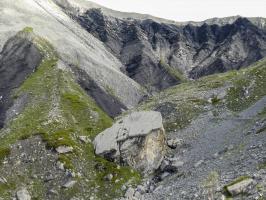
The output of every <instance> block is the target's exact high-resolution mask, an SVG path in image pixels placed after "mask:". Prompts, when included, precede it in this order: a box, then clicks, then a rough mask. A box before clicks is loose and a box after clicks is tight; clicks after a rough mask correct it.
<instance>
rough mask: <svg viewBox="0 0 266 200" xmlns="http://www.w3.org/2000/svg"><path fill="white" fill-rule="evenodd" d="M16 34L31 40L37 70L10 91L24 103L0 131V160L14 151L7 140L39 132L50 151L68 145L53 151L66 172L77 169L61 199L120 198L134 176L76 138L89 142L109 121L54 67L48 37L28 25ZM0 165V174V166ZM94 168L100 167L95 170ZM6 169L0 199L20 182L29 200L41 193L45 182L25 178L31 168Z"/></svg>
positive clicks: (67, 75)
mask: <svg viewBox="0 0 266 200" xmlns="http://www.w3.org/2000/svg"><path fill="white" fill-rule="evenodd" d="M18 36H19V37H25V39H28V38H31V40H32V42H33V43H34V44H35V45H36V46H37V47H38V49H39V50H40V52H41V53H42V54H43V56H44V57H43V60H42V63H41V65H40V66H39V67H38V70H37V71H36V72H34V73H33V74H32V75H31V76H30V77H29V78H28V79H27V80H25V82H24V83H23V85H22V86H21V87H20V88H18V89H16V90H15V91H14V93H13V97H14V99H15V101H16V100H19V99H21V98H22V97H23V96H26V97H27V100H26V102H27V103H26V106H25V107H24V108H23V110H22V112H21V113H19V114H18V115H17V116H16V117H15V118H14V119H13V120H11V121H10V122H9V123H8V124H7V126H6V128H4V129H2V130H1V133H0V147H1V148H0V160H2V161H4V160H6V159H8V157H9V154H10V152H11V151H15V150H12V148H13V147H14V145H13V144H16V143H19V141H20V140H27V139H28V140H31V138H34V137H36V136H41V138H42V140H43V142H45V144H46V146H47V148H48V149H50V150H52V153H53V154H55V151H54V150H55V148H57V147H59V146H68V147H73V152H72V153H68V154H61V155H58V161H60V162H61V163H63V164H64V168H65V169H67V170H68V171H69V172H71V173H76V174H77V173H80V174H81V176H79V177H78V178H76V179H77V181H78V184H77V185H76V186H74V187H73V188H70V189H67V190H66V189H62V188H60V189H59V190H60V191H61V190H62V191H61V192H60V198H61V199H62V198H65V199H70V198H71V197H73V196H74V194H78V196H80V197H83V198H87V197H88V195H90V196H92V197H94V198H97V197H98V198H100V199H102V198H105V199H109V198H114V197H117V196H120V195H121V193H122V191H121V186H122V185H123V184H125V183H129V182H132V183H134V182H136V181H138V180H139V179H140V177H139V175H138V174H137V173H136V172H134V171H132V170H131V169H129V168H126V167H118V166H116V165H115V164H113V163H109V162H106V161H104V160H102V159H101V158H98V157H95V155H94V150H93V145H92V144H91V143H88V144H84V143H82V142H80V140H79V136H87V137H88V138H90V139H91V140H92V139H93V138H94V137H95V136H96V135H97V134H98V133H100V132H101V131H102V130H104V129H105V128H107V127H109V126H111V124H112V120H111V119H110V118H109V117H108V116H107V115H106V114H105V113H104V112H103V111H102V110H101V109H100V108H99V107H98V106H97V105H96V103H95V102H94V100H93V99H91V98H90V97H89V96H87V94H86V93H85V92H84V91H83V90H82V89H81V88H80V86H79V85H78V84H77V83H76V82H75V80H74V77H73V76H72V74H71V73H70V72H69V71H64V70H62V69H59V68H58V67H57V65H58V60H59V58H58V56H57V53H56V51H55V49H54V48H53V47H52V45H51V44H49V42H48V41H46V40H45V39H43V38H41V37H39V36H37V35H35V34H34V33H33V30H32V29H31V28H25V29H24V30H23V31H21V32H20V33H18ZM11 145H13V146H12V148H11ZM40 156H45V155H40ZM35 159H37V158H35ZM55 164H56V163H55ZM4 165H5V164H2V165H0V174H2V173H1V172H2V171H3V169H5V167H4ZM95 166H100V168H101V170H99V169H98V168H99V167H98V168H97V167H95ZM1 168H2V169H1ZM33 168H34V165H33ZM11 171H12V169H11ZM11 171H10V174H8V172H5V173H3V176H5V175H6V176H8V177H5V178H6V179H7V184H1V183H0V197H3V198H5V199H10V198H11V196H12V195H13V194H14V191H15V190H16V189H17V188H19V187H20V186H21V185H28V186H29V188H30V192H31V193H32V194H33V197H34V198H35V199H44V198H45V197H46V195H47V188H46V186H45V184H47V183H45V182H43V181H36V180H33V179H31V177H32V176H33V174H32V173H31V172H32V171H36V170H34V169H26V170H25V172H26V174H23V175H21V174H16V170H15V169H14V171H13V173H11ZM37 173H40V174H42V173H43V172H42V171H39V172H37ZM110 173H112V174H113V175H114V178H113V179H112V180H111V181H106V180H105V179H104V177H105V176H106V175H107V174H110ZM16 180H21V181H16ZM84 191H86V192H84ZM58 192H59V191H58ZM105 194H108V195H107V196H105ZM54 198H55V199H56V197H54ZM58 198H59V197H58Z"/></svg>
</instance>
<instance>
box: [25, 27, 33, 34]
mask: <svg viewBox="0 0 266 200" xmlns="http://www.w3.org/2000/svg"><path fill="white" fill-rule="evenodd" d="M22 31H23V32H25V33H33V28H32V27H29V26H28V27H25V28H24V29H23V30H22Z"/></svg>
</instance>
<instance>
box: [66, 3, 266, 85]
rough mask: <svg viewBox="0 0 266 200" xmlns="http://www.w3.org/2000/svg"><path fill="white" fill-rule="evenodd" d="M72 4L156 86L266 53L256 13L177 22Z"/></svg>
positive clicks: (138, 77) (132, 71) (135, 72)
mask: <svg viewBox="0 0 266 200" xmlns="http://www.w3.org/2000/svg"><path fill="white" fill-rule="evenodd" d="M70 2H71V1H70ZM70 5H71V4H70ZM70 8H71V6H70V7H67V8H65V7H64V8H63V9H64V11H65V12H66V13H68V14H69V15H70V16H71V17H73V18H74V19H75V20H76V21H77V22H78V23H79V24H80V25H81V26H82V27H84V28H85V29H86V30H87V31H88V32H89V33H91V34H93V35H94V36H95V37H97V38H98V39H99V40H101V41H102V42H104V43H105V45H106V46H107V47H108V48H109V51H110V52H111V53H112V54H114V55H115V56H116V57H117V58H118V59H120V60H121V62H122V63H123V64H124V66H125V67H124V69H123V70H124V73H126V74H127V75H128V76H129V77H130V78H132V79H134V80H135V81H137V82H138V83H140V84H141V85H143V86H145V87H146V88H148V89H150V90H152V89H159V90H161V89H165V88H167V87H169V86H172V85H176V84H178V83H180V82H182V79H181V78H180V77H182V76H187V77H190V78H199V77H202V76H205V75H210V74H214V73H219V72H225V71H228V70H232V69H239V68H241V67H247V66H248V65H250V64H252V63H253V62H255V61H257V60H259V59H261V58H263V57H264V56H265V55H266V32H265V29H264V28H262V26H263V25H262V24H259V23H258V21H257V20H255V19H253V18H251V19H250V20H251V21H250V20H249V19H247V18H242V17H236V18H233V20H231V21H230V18H228V19H225V21H229V22H230V23H229V22H228V23H225V22H222V20H220V21H219V20H218V19H216V20H215V19H213V20H209V21H206V23H202V24H201V23H198V24H196V23H189V24H183V25H175V24H171V23H160V22H158V21H156V20H152V19H143V20H140V19H126V18H119V17H113V16H110V15H109V14H106V11H105V9H102V8H88V10H85V11H84V9H83V10H82V12H81V11H80V12H77V11H76V10H75V12H74V11H73V10H71V9H70ZM252 22H253V23H252ZM216 23H217V24H216ZM218 24H219V25H218ZM161 62H163V63H165V65H167V66H168V67H167V68H166V67H164V65H161V64H160V63H161ZM169 68H170V69H171V71H170V70H169ZM176 74H179V76H176Z"/></svg>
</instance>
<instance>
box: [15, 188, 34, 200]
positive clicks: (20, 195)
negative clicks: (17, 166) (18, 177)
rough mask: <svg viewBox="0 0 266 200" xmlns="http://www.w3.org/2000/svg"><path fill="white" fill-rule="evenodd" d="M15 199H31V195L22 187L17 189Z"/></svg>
mask: <svg viewBox="0 0 266 200" xmlns="http://www.w3.org/2000/svg"><path fill="white" fill-rule="evenodd" d="M17 199H18V200H31V196H30V193H29V192H28V190H27V189H26V188H22V189H21V190H19V191H17Z"/></svg>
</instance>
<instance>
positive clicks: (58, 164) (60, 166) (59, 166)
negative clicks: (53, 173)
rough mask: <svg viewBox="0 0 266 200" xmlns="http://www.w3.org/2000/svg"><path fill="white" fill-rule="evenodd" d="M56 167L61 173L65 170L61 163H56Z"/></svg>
mask: <svg viewBox="0 0 266 200" xmlns="http://www.w3.org/2000/svg"><path fill="white" fill-rule="evenodd" d="M56 165H57V167H58V169H60V170H62V171H64V170H65V168H64V164H63V163H61V162H59V161H58V162H57V163H56Z"/></svg>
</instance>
